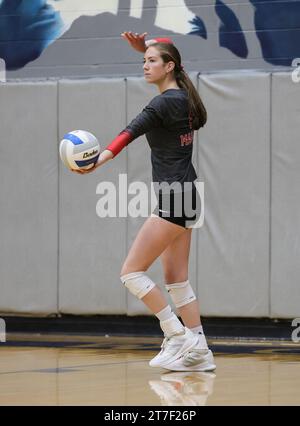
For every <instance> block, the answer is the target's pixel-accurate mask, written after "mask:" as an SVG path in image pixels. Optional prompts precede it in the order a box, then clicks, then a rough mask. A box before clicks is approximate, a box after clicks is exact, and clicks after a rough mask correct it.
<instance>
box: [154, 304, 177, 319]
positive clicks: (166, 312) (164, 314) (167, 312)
mask: <svg viewBox="0 0 300 426" xmlns="http://www.w3.org/2000/svg"><path fill="white" fill-rule="evenodd" d="M172 313H173V312H172V309H171V306H170V305H167V306H166V307H165V308H164V309H162V310H161V311H159V312H158V313H157V314H155V316H157V318H158V319H159V321H166V320H168V319H170V318H171V317H172Z"/></svg>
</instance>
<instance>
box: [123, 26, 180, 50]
mask: <svg viewBox="0 0 300 426" xmlns="http://www.w3.org/2000/svg"><path fill="white" fill-rule="evenodd" d="M146 35H147V33H143V34H138V33H133V32H132V31H124V32H123V33H122V34H121V36H122V38H123V39H124V40H127V42H128V43H129V45H130V47H132V48H133V49H134V50H137V51H138V52H141V53H145V52H146V50H147V47H148V46H151V44H154V43H159V42H161V43H170V44H173V41H172V40H171V39H170V38H169V37H163V38H161V37H157V38H154V39H151V40H146V39H145V38H146Z"/></svg>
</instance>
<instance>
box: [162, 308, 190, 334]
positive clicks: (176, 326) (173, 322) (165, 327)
mask: <svg viewBox="0 0 300 426" xmlns="http://www.w3.org/2000/svg"><path fill="white" fill-rule="evenodd" d="M160 327H161V329H162V331H163V333H164V335H165V336H166V337H172V336H174V335H175V334H176V335H177V334H178V335H180V334H184V333H185V328H184V326H183V325H182V324H181V322H180V321H179V319H178V318H177V316H176V315H175V314H174V313H173V312H171V317H170V318H168V319H167V320H164V321H160Z"/></svg>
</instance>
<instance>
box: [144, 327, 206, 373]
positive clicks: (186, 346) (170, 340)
mask: <svg viewBox="0 0 300 426" xmlns="http://www.w3.org/2000/svg"><path fill="white" fill-rule="evenodd" d="M184 330H185V333H184V334H180V335H178V334H176V335H174V336H171V337H165V338H164V340H163V343H162V345H161V351H160V352H159V354H158V355H156V356H155V357H154V358H153V359H151V361H150V362H149V365H150V367H164V366H165V365H167V364H168V363H170V362H173V361H175V360H176V359H178V358H180V357H181V356H182V355H184V354H186V353H187V352H188V351H189V350H190V349H192V348H193V347H194V346H196V345H197V343H198V337H197V335H196V334H194V333H193V332H192V331H191V330H189V329H188V328H186V327H185V328H184Z"/></svg>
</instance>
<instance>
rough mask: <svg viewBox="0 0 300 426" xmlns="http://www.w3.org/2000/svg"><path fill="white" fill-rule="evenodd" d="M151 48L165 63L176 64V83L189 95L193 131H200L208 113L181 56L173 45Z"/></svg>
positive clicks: (159, 45)
mask: <svg viewBox="0 0 300 426" xmlns="http://www.w3.org/2000/svg"><path fill="white" fill-rule="evenodd" d="M149 47H150V46H149ZM151 47H155V48H156V49H157V50H158V51H159V52H160V55H161V57H162V59H163V61H164V62H165V63H168V62H174V64H175V68H174V76H175V78H176V82H177V84H178V86H179V87H180V88H181V89H185V90H186V91H187V94H188V99H189V107H190V115H191V120H192V126H193V129H194V130H198V129H200V127H203V126H204V125H205V123H206V121H207V112H206V109H205V106H204V105H203V102H202V100H201V98H200V95H199V93H198V92H197V90H196V88H195V86H194V84H193V83H192V81H191V79H190V78H189V76H188V75H187V73H186V72H185V71H184V69H183V67H182V65H181V56H180V53H179V51H178V49H177V48H176V47H175V46H174V44H171V43H154V44H151Z"/></svg>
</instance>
